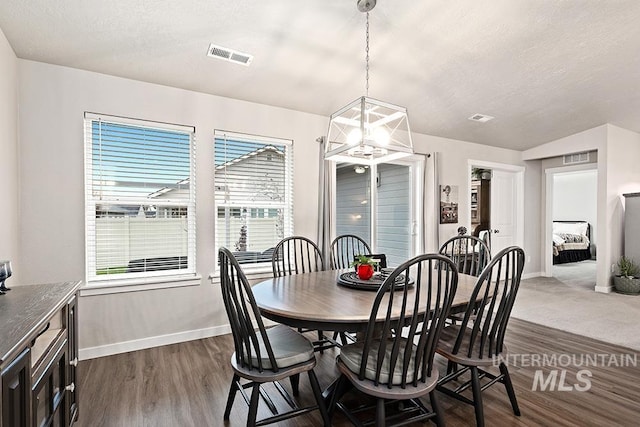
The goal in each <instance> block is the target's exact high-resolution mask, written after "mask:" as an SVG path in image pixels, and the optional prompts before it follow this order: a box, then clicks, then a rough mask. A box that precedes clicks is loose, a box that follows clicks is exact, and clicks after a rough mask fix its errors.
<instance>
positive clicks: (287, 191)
mask: <svg viewBox="0 0 640 427" xmlns="http://www.w3.org/2000/svg"><path fill="white" fill-rule="evenodd" d="M225 137H226V138H227V139H229V140H234V141H241V142H242V141H246V142H248V143H253V144H265V145H275V146H280V147H283V148H284V152H285V159H284V174H285V176H284V186H285V187H284V198H285V200H284V201H283V202H282V203H281V204H280V205H281V206H282V209H283V238H285V237H289V236H292V235H293V230H294V223H293V222H294V215H293V173H294V171H293V168H294V162H293V156H294V151H293V146H294V144H293V140H291V139H285V138H275V137H268V136H262V135H254V134H247V133H240V132H233V131H226V130H222V129H215V130H214V139H213V166H214V188H216V189H217V187H218V185H217V183H216V182H215V171H216V165H215V155H216V150H215V146H216V140H218V139H222V138H225ZM255 204H256V203H255V202H249V203H247V204H246V206H238V207H239V208H242V207H246V208H249V209H253V208H255V209H264V208H269V209H271V208H273V207H272V206H252V205H255ZM258 204H261V203H258ZM236 205H237V204H236ZM223 206H225V204H224V203H222V204H220V203H219V202H218V200H217V198H216V194H215V192H214V209H213V210H214V212H213V216H214V233H215V236H214V245H215V253H216V257H217V253H218V250H219V248H220V246H219V243H218V236H219V235H220V233H221V230H220V224H218V210H219V208H221V207H223ZM274 206H275V205H274ZM229 207H230V208H235V207H236V206H233V204H231V205H230V206H229ZM276 209H280V207H277V208H276ZM249 215H250V212H249ZM277 243H278V242H274V244H273V246H274V247H275V245H276V244H277ZM229 249H230V250H233V248H229ZM242 269H243V271H244V272H245V273H246V274H247V275H248V276H251V277H254V276H255V277H260V278H262V277H263V275H264V273H266V272H268V273H269V274H270V273H271V270H272V267H271V262H270V260H269V261H266V260H265V261H261V262H253V263H243V264H242ZM219 272H220V270H219V266H218V263H217V261H216V264H215V270H214V273H212V274H211V275H210V278H211V279H213V280H216V279H217V278H218V275H219Z"/></svg>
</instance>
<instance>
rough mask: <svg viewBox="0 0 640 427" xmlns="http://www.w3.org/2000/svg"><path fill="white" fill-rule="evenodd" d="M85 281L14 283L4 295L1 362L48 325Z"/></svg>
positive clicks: (0, 299)
mask: <svg viewBox="0 0 640 427" xmlns="http://www.w3.org/2000/svg"><path fill="white" fill-rule="evenodd" d="M80 284H81V282H80V281H77V282H61V283H48V284H42V285H14V286H12V287H11V290H10V291H8V292H7V293H6V295H0V366H2V365H3V364H4V362H5V361H8V360H12V359H13V357H14V356H15V353H16V352H18V351H20V349H22V348H24V347H25V345H26V344H27V342H28V341H29V340H32V339H33V338H35V337H36V336H37V334H38V333H39V332H41V331H43V330H44V329H45V328H46V325H47V322H48V320H49V319H50V318H51V316H52V315H53V314H54V313H55V312H56V311H58V310H60V308H61V307H62V306H63V305H64V304H66V303H67V301H68V300H69V298H71V296H72V295H73V294H74V293H76V291H77V290H78V288H79V287H80Z"/></svg>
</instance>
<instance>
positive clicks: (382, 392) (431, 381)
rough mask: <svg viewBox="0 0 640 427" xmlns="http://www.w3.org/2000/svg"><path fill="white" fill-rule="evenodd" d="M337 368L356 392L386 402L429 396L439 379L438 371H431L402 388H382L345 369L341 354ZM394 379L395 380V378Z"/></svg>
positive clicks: (348, 368) (368, 379)
mask: <svg viewBox="0 0 640 427" xmlns="http://www.w3.org/2000/svg"><path fill="white" fill-rule="evenodd" d="M343 348H344V347H343ZM341 351H342V349H341ZM337 367H338V370H339V371H340V373H341V374H342V375H343V380H344V381H347V380H348V382H350V383H351V385H352V386H353V387H355V388H356V389H357V390H359V391H361V392H363V393H365V394H368V395H369V396H374V397H376V398H380V399H388V400H405V399H415V398H418V397H422V396H424V395H425V394H429V392H434V391H435V388H436V385H437V383H438V379H439V374H438V371H436V370H433V371H432V372H431V375H425V376H424V377H423V378H422V379H421V380H420V381H418V382H416V383H413V382H411V383H407V384H406V385H405V386H404V388H402V387H393V388H387V387H385V386H384V385H383V386H382V387H381V386H380V385H376V384H375V381H374V380H372V379H371V378H369V376H368V375H367V377H368V378H366V379H364V380H361V379H359V378H358V373H357V372H353V370H352V368H353V367H347V365H346V363H345V361H344V360H343V359H342V353H341V355H340V359H339V360H338V361H337ZM387 375H388V374H387ZM395 379H396V380H397V378H395Z"/></svg>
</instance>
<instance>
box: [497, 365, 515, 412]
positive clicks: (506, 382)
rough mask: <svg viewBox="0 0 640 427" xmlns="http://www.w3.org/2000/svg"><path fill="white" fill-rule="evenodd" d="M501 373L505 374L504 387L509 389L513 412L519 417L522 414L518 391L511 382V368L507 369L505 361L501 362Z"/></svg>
mask: <svg viewBox="0 0 640 427" xmlns="http://www.w3.org/2000/svg"><path fill="white" fill-rule="evenodd" d="M500 373H501V374H502V376H503V379H502V382H503V383H504V387H505V388H506V389H507V394H508V395H509V400H510V401H511V407H512V408H513V413H514V414H516V415H517V416H518V417H519V416H520V408H519V407H518V400H517V399H516V392H515V390H514V389H513V383H512V382H511V376H510V375H509V369H507V365H505V364H504V363H501V364H500Z"/></svg>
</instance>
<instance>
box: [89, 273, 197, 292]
mask: <svg viewBox="0 0 640 427" xmlns="http://www.w3.org/2000/svg"><path fill="white" fill-rule="evenodd" d="M201 280H202V276H200V275H192V274H189V275H181V276H165V277H149V278H143V279H123V280H113V281H110V282H107V281H104V282H94V283H89V284H87V285H85V286H84V287H82V288H80V296H95V295H108V294H118V293H122V292H139V291H150V290H156V289H168V288H181V287H184V286H198V285H200V282H201Z"/></svg>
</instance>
